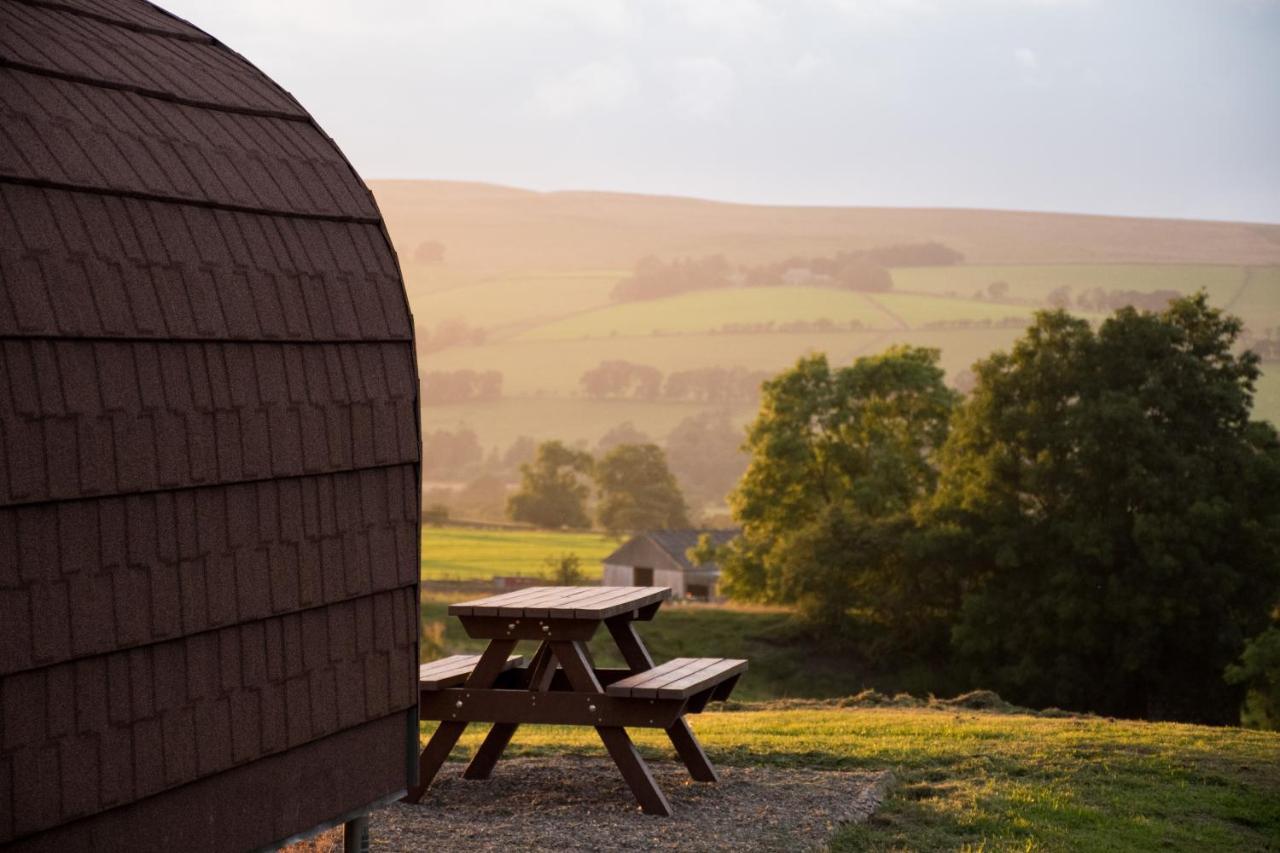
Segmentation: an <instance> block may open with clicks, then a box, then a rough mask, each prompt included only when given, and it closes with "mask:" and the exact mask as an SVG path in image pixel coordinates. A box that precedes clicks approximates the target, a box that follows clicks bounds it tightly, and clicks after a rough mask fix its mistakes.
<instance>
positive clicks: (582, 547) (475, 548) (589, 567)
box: [422, 525, 618, 582]
mask: <svg viewBox="0 0 1280 853" xmlns="http://www.w3.org/2000/svg"><path fill="white" fill-rule="evenodd" d="M617 547H618V542H617V540H614V539H610V538H608V537H607V536H602V535H600V534H597V533H560V532H553V531H546V530H471V529H468V528H462V527H432V526H429V525H424V526H423V528H422V579H423V580H424V581H426V582H431V581H489V580H492V579H493V577H494V576H495V575H512V576H515V575H522V576H527V577H547V576H548V575H549V574H550V572H549V570H548V568H547V566H546V560H547V559H548V558H551V557H559V556H560V555H561V554H577V555H578V558H579V559H580V560H581V561H582V570H583V572H584V574H585V575H586V576H587V577H588V579H590V580H591V581H592V582H595V581H598V580H599V579H600V572H601V567H600V561H601V560H602V559H603V558H604V557H605V555H607V554H609V553H610V552H611V551H613V550H614V549H615V548H617Z"/></svg>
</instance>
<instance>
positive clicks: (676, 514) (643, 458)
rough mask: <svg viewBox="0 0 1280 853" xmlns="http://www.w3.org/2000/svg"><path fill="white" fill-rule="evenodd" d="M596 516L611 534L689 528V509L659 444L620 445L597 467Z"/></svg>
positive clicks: (606, 455)
mask: <svg viewBox="0 0 1280 853" xmlns="http://www.w3.org/2000/svg"><path fill="white" fill-rule="evenodd" d="M595 477H596V486H597V488H598V489H599V498H600V500H599V504H598V505H597V508H596V516H597V518H598V520H599V522H600V526H602V527H604V528H605V529H606V530H608V531H609V532H610V533H614V534H617V533H622V532H626V531H635V530H666V529H670V528H675V527H688V526H689V517H688V510H687V509H686V507H685V503H684V497H683V496H682V495H681V494H680V487H679V486H677V485H676V478H675V477H673V476H672V474H671V471H670V470H669V469H668V468H667V459H666V456H665V455H663V453H662V448H660V447H658V446H657V445H656V444H620V445H618V446H617V447H615V448H614V449H613V450H610V451H609V452H608V453H606V454H605V455H604V457H603V458H602V459H601V460H600V461H599V463H597V465H596V468H595Z"/></svg>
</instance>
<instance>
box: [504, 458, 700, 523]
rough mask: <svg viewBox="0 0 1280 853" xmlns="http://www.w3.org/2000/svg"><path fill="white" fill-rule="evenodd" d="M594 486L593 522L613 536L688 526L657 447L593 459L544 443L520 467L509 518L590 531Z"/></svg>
mask: <svg viewBox="0 0 1280 853" xmlns="http://www.w3.org/2000/svg"><path fill="white" fill-rule="evenodd" d="M592 485H594V486H595V489H596V503H595V521H596V523H597V524H598V525H599V526H600V527H602V528H604V529H605V530H607V531H609V532H610V533H612V534H615V535H616V534H620V533H623V532H630V531H636V530H660V529H669V528H678V527H688V526H689V512H688V507H687V506H686V504H685V501H684V496H683V495H682V494H681V493H680V488H679V486H678V485H677V484H676V480H675V477H674V476H673V475H672V473H671V471H670V469H669V468H668V467H667V461H666V456H665V455H664V454H663V452H662V448H660V447H658V446H657V445H656V444H620V445H618V446H616V447H614V448H613V449H612V450H610V451H608V452H607V453H605V454H604V455H603V456H602V457H601V458H600V459H595V458H594V457H592V455H591V454H590V453H587V452H586V451H585V450H577V449H574V448H572V447H568V446H566V445H565V444H564V443H562V442H559V441H547V442H543V443H542V444H540V445H538V449H537V452H536V454H535V455H534V458H533V460H532V461H530V462H528V463H526V464H524V465H521V466H520V488H519V489H518V490H517V491H516V492H515V493H514V494H513V495H511V497H510V498H509V499H508V500H507V514H508V515H509V516H510V517H511V518H512V520H514V521H525V522H528V523H530V524H536V525H538V526H539V527H569V528H587V527H590V526H591V518H590V516H589V515H588V511H587V510H588V499H589V497H590V494H591V488H592Z"/></svg>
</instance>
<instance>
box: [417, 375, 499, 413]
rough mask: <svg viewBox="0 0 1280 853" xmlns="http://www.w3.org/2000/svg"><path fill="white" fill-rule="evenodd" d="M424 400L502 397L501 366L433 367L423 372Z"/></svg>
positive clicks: (483, 399) (445, 400)
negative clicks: (437, 368) (470, 368)
mask: <svg viewBox="0 0 1280 853" xmlns="http://www.w3.org/2000/svg"><path fill="white" fill-rule="evenodd" d="M421 387H422V402H423V403H425V404H427V405H431V404H437V405H443V404H446V403H469V402H473V401H487V400H499V399H501V398H502V373H501V372H500V371H497V370H431V371H428V372H427V373H424V374H423V375H422V386H421Z"/></svg>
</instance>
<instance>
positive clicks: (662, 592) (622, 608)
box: [593, 586, 671, 619]
mask: <svg viewBox="0 0 1280 853" xmlns="http://www.w3.org/2000/svg"><path fill="white" fill-rule="evenodd" d="M646 590H647V593H646V592H644V591H646ZM670 597H671V588H670V587H665V586H655V587H641V588H640V591H637V593H636V595H635V598H634V599H631V600H626V601H621V602H618V603H616V604H612V605H609V606H608V607H604V608H602V609H600V610H599V611H598V612H596V613H595V614H593V615H594V617H595V618H596V619H608V618H610V617H612V616H617V615H618V614H620V613H626V612H627V611H628V610H639V609H641V608H643V607H645V606H646V605H649V604H654V603H657V602H662V601H666V600H667V599H668V598H670Z"/></svg>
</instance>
